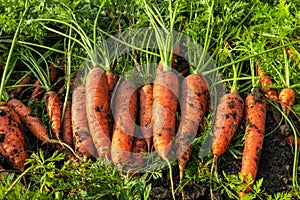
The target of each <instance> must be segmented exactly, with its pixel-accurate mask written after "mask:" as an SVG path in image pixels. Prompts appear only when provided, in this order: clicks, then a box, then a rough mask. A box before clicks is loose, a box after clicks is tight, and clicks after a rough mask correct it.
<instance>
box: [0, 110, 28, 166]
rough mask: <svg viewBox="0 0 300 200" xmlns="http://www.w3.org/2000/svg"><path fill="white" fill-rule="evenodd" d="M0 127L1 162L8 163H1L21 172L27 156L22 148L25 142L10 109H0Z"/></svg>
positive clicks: (15, 117)
mask: <svg viewBox="0 0 300 200" xmlns="http://www.w3.org/2000/svg"><path fill="white" fill-rule="evenodd" d="M0 127H1V130H0V138H1V141H0V152H1V160H2V159H4V162H5V161H8V163H3V164H5V165H8V167H13V168H14V169H17V170H21V171H22V170H23V169H24V163H25V159H26V158H28V154H27V152H26V151H25V147H24V144H25V141H24V134H23V132H22V129H21V127H22V126H21V120H20V118H19V116H18V115H17V113H16V112H15V111H14V110H13V109H12V108H9V107H6V106H1V107H0ZM3 164H1V165H3Z"/></svg>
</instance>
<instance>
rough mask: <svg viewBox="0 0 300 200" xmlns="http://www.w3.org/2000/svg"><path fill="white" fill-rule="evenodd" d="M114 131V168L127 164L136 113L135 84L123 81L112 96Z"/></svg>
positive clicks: (112, 150)
mask: <svg viewBox="0 0 300 200" xmlns="http://www.w3.org/2000/svg"><path fill="white" fill-rule="evenodd" d="M114 104H115V105H114V119H115V124H114V130H113V136H112V146H111V158H112V161H113V163H114V164H115V165H116V166H122V167H123V166H125V167H126V165H128V164H129V161H130V158H131V154H130V152H131V150H132V142H133V135H134V128H135V120H136V112H137V91H136V86H135V83H133V82H132V81H129V80H124V81H123V82H122V83H121V84H120V86H119V88H118V89H117V91H116V94H115V96H114Z"/></svg>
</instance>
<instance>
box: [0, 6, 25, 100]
mask: <svg viewBox="0 0 300 200" xmlns="http://www.w3.org/2000/svg"><path fill="white" fill-rule="evenodd" d="M28 8H29V6H28V0H26V2H25V10H24V12H23V14H22V16H21V19H20V21H19V23H18V26H17V29H16V32H15V34H14V37H13V40H12V44H11V47H10V49H9V53H8V57H7V61H6V63H5V67H4V70H3V74H2V79H1V84H0V101H2V95H3V90H4V87H5V84H6V82H5V80H6V78H7V77H6V76H7V73H8V68H9V63H10V61H11V59H12V54H13V51H14V47H15V44H16V42H17V36H18V34H19V31H20V27H21V24H22V23H23V21H24V17H25V15H26V13H27V10H28Z"/></svg>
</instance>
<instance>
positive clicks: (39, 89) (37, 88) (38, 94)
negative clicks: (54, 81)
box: [28, 80, 45, 103]
mask: <svg viewBox="0 0 300 200" xmlns="http://www.w3.org/2000/svg"><path fill="white" fill-rule="evenodd" d="M44 91H45V89H44V88H42V87H41V83H40V81H39V80H36V81H35V83H34V90H33V92H32V94H31V97H30V99H29V101H28V102H29V103H31V102H32V101H34V100H36V99H38V98H40V97H41V96H42V94H43V92H44Z"/></svg>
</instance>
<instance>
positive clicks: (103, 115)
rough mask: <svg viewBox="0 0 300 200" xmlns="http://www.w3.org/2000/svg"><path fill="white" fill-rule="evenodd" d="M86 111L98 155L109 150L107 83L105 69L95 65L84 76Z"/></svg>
mask: <svg viewBox="0 0 300 200" xmlns="http://www.w3.org/2000/svg"><path fill="white" fill-rule="evenodd" d="M85 87H86V88H85V89H86V112H87V119H88V124H89V129H90V133H91V136H92V138H93V141H94V144H95V147H96V150H97V152H98V155H99V157H101V158H104V157H105V156H108V155H109V152H110V138H111V133H110V130H109V124H108V111H109V100H108V83H107V77H106V74H105V71H104V70H103V69H101V68H99V67H95V68H93V69H92V70H90V71H89V72H88V75H87V78H86V86H85Z"/></svg>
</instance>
